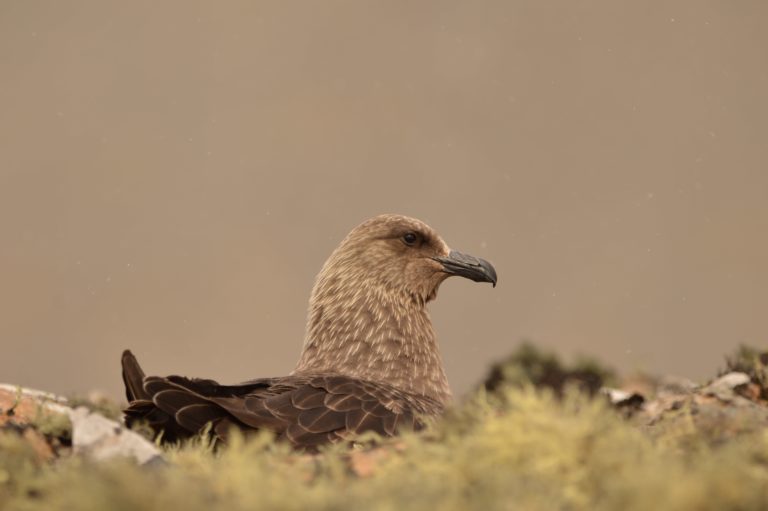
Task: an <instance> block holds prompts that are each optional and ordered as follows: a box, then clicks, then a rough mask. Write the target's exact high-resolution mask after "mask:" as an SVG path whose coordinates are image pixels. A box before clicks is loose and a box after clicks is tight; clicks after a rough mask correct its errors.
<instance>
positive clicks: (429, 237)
mask: <svg viewBox="0 0 768 511" xmlns="http://www.w3.org/2000/svg"><path fill="white" fill-rule="evenodd" d="M323 274H324V275H326V277H328V278H331V279H333V280H334V281H335V282H333V283H335V284H338V285H340V286H341V285H342V282H341V281H340V280H345V281H347V279H349V281H347V282H345V284H347V285H348V284H349V282H350V281H351V282H356V283H357V285H358V286H367V287H371V288H378V289H381V290H382V291H384V292H388V293H395V294H397V295H402V296H404V297H408V298H409V299H412V300H413V301H415V302H417V303H420V304H424V303H426V302H428V301H430V300H432V299H434V298H435V296H436V294H437V290H438V288H439V286H440V284H441V283H442V282H443V281H444V280H445V279H446V278H448V277H450V276H452V275H458V276H461V277H465V278H468V279H471V280H474V281H475V282H490V283H492V284H493V285H494V286H495V285H496V271H495V270H494V268H493V266H492V265H491V264H490V263H489V262H488V261H485V260H483V259H480V258H477V257H473V256H470V255H467V254H463V253H461V252H458V251H455V250H451V249H450V248H449V247H448V245H447V244H446V243H445V241H443V239H442V238H441V237H440V235H439V234H437V232H435V231H434V230H433V229H432V228H431V227H429V226H428V225H427V224H425V223H424V222H422V221H420V220H416V219H415V218H409V217H406V216H402V215H392V214H388V215H379V216H376V217H374V218H371V219H370V220H367V221H365V222H363V223H362V224H360V225H359V226H357V227H356V228H355V229H353V230H352V231H351V232H350V233H349V235H347V237H346V238H345V239H344V241H342V243H341V244H340V245H339V247H338V248H337V249H336V250H335V251H334V253H333V254H332V255H331V257H330V258H329V259H328V262H327V263H326V267H325V268H324V272H323ZM333 283H330V282H329V284H333Z"/></svg>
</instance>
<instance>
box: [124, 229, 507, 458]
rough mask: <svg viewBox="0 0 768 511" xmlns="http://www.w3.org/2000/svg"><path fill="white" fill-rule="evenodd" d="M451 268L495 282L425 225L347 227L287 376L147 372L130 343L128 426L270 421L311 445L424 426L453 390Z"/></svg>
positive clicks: (190, 431) (224, 428) (173, 433)
mask: <svg viewBox="0 0 768 511" xmlns="http://www.w3.org/2000/svg"><path fill="white" fill-rule="evenodd" d="M451 275H459V276H461V277H466V278H468V279H471V280H474V281H476V282H490V283H492V284H493V285H494V286H495V285H496V271H495V270H494V268H493V266H492V265H491V264H490V263H489V262H487V261H484V260H482V259H479V258H476V257H472V256H469V255H466V254H462V253H460V252H457V251H454V250H451V249H449V248H448V245H446V243H445V242H444V241H443V240H442V238H440V236H439V235H438V234H437V233H436V232H435V231H434V230H433V229H431V228H430V227H429V226H428V225H426V224H425V223H423V222H421V221H419V220H416V219H413V218H408V217H405V216H401V215H380V216H377V217H375V218H372V219H370V220H368V221H366V222H364V223H362V224H361V225H359V226H357V227H356V228H355V229H353V230H352V232H350V233H349V234H348V235H347V237H346V238H345V239H344V240H343V241H342V242H341V244H340V245H339V246H338V248H336V250H334V252H333V253H332V254H331V256H330V258H328V260H327V261H326V262H325V265H324V266H323V268H322V270H321V271H320V274H319V275H318V276H317V279H316V281H315V285H314V288H313V289H312V295H311V297H310V300H309V317H308V322H307V333H306V338H305V341H304V347H303V351H302V353H301V357H300V358H299V362H298V364H297V365H296V368H295V369H294V371H293V372H292V373H291V374H290V375H289V376H283V377H277V378H261V379H257V380H251V381H248V382H245V383H241V384H239V385H220V384H218V383H216V382H215V381H212V380H201V379H191V378H185V377H182V376H167V377H158V376H149V377H145V375H144V372H143V371H142V370H141V367H140V366H139V364H138V362H137V361H136V358H135V357H134V356H133V354H132V353H131V352H130V351H128V350H126V351H125V352H124V353H123V357H122V366H123V381H124V382H125V389H126V396H127V397H128V402H129V406H128V408H127V409H126V410H125V420H126V423H127V424H128V425H129V426H130V425H131V424H133V423H135V422H137V421H140V420H144V421H147V422H148V423H149V425H150V426H151V427H152V429H153V430H154V431H155V433H156V434H158V435H159V434H161V432H162V440H163V441H169V442H172V441H176V440H178V439H180V438H185V437H188V436H191V435H195V434H197V433H198V432H200V431H201V430H203V429H204V428H205V427H206V426H207V425H209V424H210V425H211V429H210V431H211V433H212V434H213V435H214V436H216V437H217V438H220V439H226V436H227V432H228V431H229V430H230V428H232V427H239V428H240V429H242V430H246V431H247V430H260V429H265V428H266V429H269V430H272V431H274V432H275V434H276V435H277V437H278V438H279V439H285V440H288V441H289V442H291V443H292V444H293V445H294V446H296V447H298V448H304V449H310V450H311V449H315V448H317V447H318V446H320V445H322V444H324V443H327V442H336V441H339V440H341V439H344V438H347V437H349V436H350V435H351V434H356V433H361V432H364V431H375V432H377V433H379V434H381V435H385V436H391V435H394V434H396V433H397V431H398V430H401V429H402V428H407V429H413V428H419V427H421V425H422V421H421V418H422V417H425V416H434V415H438V414H440V413H441V412H442V410H443V409H444V408H445V406H446V405H447V404H448V403H449V401H450V399H451V391H450V388H449V386H448V380H447V379H446V376H445V371H444V370H443V363H442V360H441V358H440V352H439V349H438V346H437V338H436V336H435V331H434V329H433V328H432V322H431V320H430V318H429V314H428V312H427V308H426V305H427V302H429V301H431V300H433V299H434V298H435V296H436V295H437V290H438V287H439V286H440V284H441V283H442V282H443V281H444V280H445V279H446V278H448V277H449V276H451Z"/></svg>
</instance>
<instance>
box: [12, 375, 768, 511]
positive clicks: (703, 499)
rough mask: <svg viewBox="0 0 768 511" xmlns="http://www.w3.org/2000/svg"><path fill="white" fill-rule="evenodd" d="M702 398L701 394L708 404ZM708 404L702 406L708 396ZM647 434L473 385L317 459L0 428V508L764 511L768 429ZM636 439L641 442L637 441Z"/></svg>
mask: <svg viewBox="0 0 768 511" xmlns="http://www.w3.org/2000/svg"><path fill="white" fill-rule="evenodd" d="M708 399H709V398H708ZM712 399H714V398H712ZM670 413H672V414H674V415H675V416H676V418H678V419H680V420H675V421H674V422H671V423H670V424H673V427H660V428H655V429H652V430H649V428H647V427H639V425H638V424H637V422H635V421H633V420H627V419H625V418H623V417H622V415H621V414H619V413H617V412H616V410H615V409H613V408H611V406H610V404H609V403H608V402H607V400H606V399H603V397H602V396H591V395H590V392H588V391H587V392H584V391H582V390H581V387H580V386H579V385H575V386H570V385H564V386H563V387H562V388H560V390H558V389H557V388H552V387H549V386H546V385H545V386H543V387H540V388H536V387H535V386H534V385H532V384H531V383H530V382H519V383H517V384H514V385H504V386H502V387H499V388H498V389H496V391H495V392H493V393H489V392H487V391H486V390H485V389H484V388H482V389H480V390H479V391H478V393H477V394H476V395H475V396H473V398H472V399H470V400H468V401H467V402H465V403H463V404H462V405H460V406H457V408H456V409H454V410H452V411H451V412H450V413H448V415H447V416H446V417H445V419H444V420H441V421H439V422H437V423H435V424H433V425H432V426H431V427H429V428H428V429H427V430H426V431H424V432H422V433H419V434H410V435H405V436H403V437H400V438H396V439H388V440H382V439H374V438H367V439H361V442H360V444H359V445H358V446H356V447H354V448H352V449H349V448H346V447H344V446H333V447H330V448H327V449H325V450H324V451H323V452H321V453H320V454H319V455H315V456H311V455H304V454H298V453H295V452H292V451H290V450H289V448H288V447H287V446H286V445H284V444H276V443H274V442H273V441H272V439H271V437H270V435H268V434H260V435H256V436H252V437H249V438H247V439H245V438H242V437H239V436H235V437H234V438H233V440H232V441H231V442H230V444H229V445H227V446H226V448H223V449H213V448H212V446H211V445H210V444H209V443H208V442H206V441H205V440H204V439H202V438H200V439H197V440H196V441H193V442H189V443H187V444H184V445H180V446H175V447H172V448H168V449H166V450H165V456H166V459H167V460H168V463H167V464H165V465H155V466H151V467H140V466H137V465H136V464H135V463H133V462H131V461H129V460H113V461H108V462H101V463H97V462H91V461H87V460H85V459H82V458H79V457H76V456H70V457H62V458H59V459H58V460H56V461H55V462H53V463H50V462H40V461H39V458H37V457H35V453H34V452H33V451H32V450H31V448H30V447H29V445H28V443H26V442H24V441H23V438H22V437H21V436H20V435H18V434H17V433H15V432H12V431H0V508H2V509H11V510H29V511H32V510H103V509H110V510H120V509H125V510H131V511H135V510H144V509H146V510H155V509H156V510H163V511H165V510H167V509H185V510H193V511H194V510H215V509H226V510H228V511H230V510H246V509H287V510H291V509H295V510H304V509H329V510H331V509H332V510H343V509H354V510H358V509H374V510H397V511H406V510H410V509H441V510H442V509H447V510H452V509H456V510H465V509H482V510H494V509H524V510H552V509H560V510H614V509H621V510H623V511H633V510H638V511H639V510H643V511H644V510H647V509H660V510H690V509H696V510H713V511H714V510H718V511H719V510H725V509H744V510H749V509H755V510H758V509H767V508H768V429H766V424H765V423H764V420H763V419H762V418H755V417H753V416H752V415H749V414H747V415H745V416H744V418H743V420H744V421H756V422H755V423H754V424H752V426H753V427H749V428H744V429H743V430H740V431H741V432H740V433H739V434H738V435H732V436H728V437H727V438H728V439H727V441H721V442H712V441H711V438H712V436H713V435H717V434H718V433H717V432H716V431H715V432H713V431H712V430H710V429H704V428H699V427H698V426H697V424H698V423H697V422H696V421H695V420H693V419H694V416H695V414H696V413H700V411H699V412H696V411H694V410H693V409H692V408H691V407H688V406H687V405H686V406H681V407H679V408H676V409H675V410H673V411H671V412H670ZM649 431H650V432H651V433H650V434H649Z"/></svg>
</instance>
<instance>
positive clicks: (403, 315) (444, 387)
mask: <svg viewBox="0 0 768 511" xmlns="http://www.w3.org/2000/svg"><path fill="white" fill-rule="evenodd" d="M323 284H324V283H323V282H319V283H318V284H316V286H315V289H314V290H313V292H312V298H311V300H310V308H309V318H308V323H307V334H306V339H305V341H304V348H303V351H302V354H301V358H300V359H299V363H298V364H297V366H296V369H295V370H294V373H295V374H298V373H302V374H307V373H327V372H332V373H338V374H344V375H347V376H353V377H356V378H360V379H364V380H370V381H379V382H385V383H388V384H390V385H393V386H395V387H397V388H399V389H402V390H404V391H407V392H410V393H413V394H418V395H423V396H427V397H429V398H432V399H435V400H437V401H438V402H440V403H443V404H446V403H447V402H448V401H450V399H451V391H450V388H449V386H448V379H447V378H446V376H445V371H444V369H443V362H442V359H441V357H440V351H439V349H438V346H437V338H436V336H435V331H434V329H433V328H432V321H431V320H430V317H429V313H428V312H427V310H426V308H425V307H424V304H423V303H422V304H419V303H416V302H414V301H413V300H411V299H405V298H403V299H401V300H398V299H396V298H393V296H392V293H387V292H386V291H385V290H383V289H381V288H380V287H379V286H377V285H375V284H371V285H366V284H362V285H360V286H357V287H356V288H355V289H348V290H347V291H346V292H345V291H343V290H340V289H339V287H337V286H333V285H330V286H329V285H323ZM341 288H342V289H344V287H343V286H341Z"/></svg>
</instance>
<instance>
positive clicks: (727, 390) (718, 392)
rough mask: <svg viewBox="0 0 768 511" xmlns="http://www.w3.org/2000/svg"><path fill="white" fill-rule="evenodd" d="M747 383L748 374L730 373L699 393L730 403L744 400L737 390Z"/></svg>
mask: <svg viewBox="0 0 768 511" xmlns="http://www.w3.org/2000/svg"><path fill="white" fill-rule="evenodd" d="M749 383H750V378H749V375H748V374H746V373H737V372H732V373H728V374H724V375H723V376H721V377H719V378H717V379H716V380H714V381H713V382H712V383H710V384H709V385H707V386H706V387H704V388H703V389H702V390H701V392H702V394H705V395H710V396H715V397H716V398H718V399H720V400H722V401H725V402H728V403H730V402H732V401H734V400H738V399H745V398H743V397H741V396H740V395H739V393H738V392H737V389H738V388H739V387H742V386H745V387H746V386H747V385H748V384H749Z"/></svg>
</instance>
